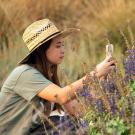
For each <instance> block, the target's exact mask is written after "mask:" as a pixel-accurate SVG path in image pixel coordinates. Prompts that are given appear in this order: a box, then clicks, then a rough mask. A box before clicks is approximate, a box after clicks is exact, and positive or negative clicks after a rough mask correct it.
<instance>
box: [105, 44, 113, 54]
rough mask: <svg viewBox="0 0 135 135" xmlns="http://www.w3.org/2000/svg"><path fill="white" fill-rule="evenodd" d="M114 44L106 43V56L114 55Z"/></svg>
mask: <svg viewBox="0 0 135 135" xmlns="http://www.w3.org/2000/svg"><path fill="white" fill-rule="evenodd" d="M113 50H114V49H113V44H108V45H106V56H113Z"/></svg>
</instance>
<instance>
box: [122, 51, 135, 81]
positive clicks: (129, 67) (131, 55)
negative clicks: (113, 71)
mask: <svg viewBox="0 0 135 135" xmlns="http://www.w3.org/2000/svg"><path fill="white" fill-rule="evenodd" d="M127 54H128V56H127V57H126V58H125V59H123V66H124V69H125V74H126V76H125V80H128V81H131V79H132V76H135V49H129V50H127Z"/></svg>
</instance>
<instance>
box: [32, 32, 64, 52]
mask: <svg viewBox="0 0 135 135" xmlns="http://www.w3.org/2000/svg"><path fill="white" fill-rule="evenodd" d="M60 32H61V31H58V32H55V33H54V34H52V35H50V36H48V37H47V38H46V39H45V40H43V41H41V42H39V44H37V45H36V46H35V47H33V48H32V49H31V50H30V52H32V51H33V50H34V49H35V48H37V47H38V46H39V45H41V44H42V43H44V41H47V40H48V39H50V38H51V37H52V36H54V35H57V34H59V33H60Z"/></svg>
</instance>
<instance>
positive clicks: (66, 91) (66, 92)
mask: <svg viewBox="0 0 135 135" xmlns="http://www.w3.org/2000/svg"><path fill="white" fill-rule="evenodd" d="M112 64H114V61H113V60H111V59H110V58H109V57H108V58H106V59H105V60H104V61H103V62H101V63H100V64H98V66H97V71H96V75H97V77H99V78H100V77H102V76H104V75H106V74H107V73H108V72H109V71H110V66H111V65H112ZM85 78H86V76H84V77H83V78H81V79H80V80H77V81H75V82H74V83H72V84H71V85H67V86H65V87H63V88H60V87H59V86H57V85H55V84H54V83H52V84H50V85H48V86H47V87H46V88H44V89H43V90H41V92H40V93H39V94H38V96H39V97H41V98H44V99H46V100H48V101H51V102H56V103H59V104H65V103H66V102H67V101H69V100H70V99H71V98H74V97H75V92H77V91H78V90H82V88H83V83H82V81H83V80H84V79H85Z"/></svg>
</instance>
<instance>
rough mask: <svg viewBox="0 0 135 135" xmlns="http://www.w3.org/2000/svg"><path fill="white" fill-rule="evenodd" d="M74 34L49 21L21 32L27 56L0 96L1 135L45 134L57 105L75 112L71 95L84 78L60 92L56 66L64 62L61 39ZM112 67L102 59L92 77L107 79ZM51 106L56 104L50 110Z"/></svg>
mask: <svg viewBox="0 0 135 135" xmlns="http://www.w3.org/2000/svg"><path fill="white" fill-rule="evenodd" d="M76 32H78V29H74V28H69V29H67V30H65V31H60V30H59V29H58V28H57V27H56V26H55V25H54V24H53V23H52V22H51V21H50V20H49V19H43V20H39V21H36V22H34V23H32V24H31V25H30V26H28V28H27V29H26V30H25V32H24V34H23V40H24V42H25V45H26V46H27V48H28V49H29V54H28V55H27V56H26V57H25V58H24V59H23V60H22V61H21V62H20V63H19V65H18V66H17V67H16V68H15V69H14V70H13V71H12V72H11V74H10V75H9V77H8V78H7V80H6V81H5V83H4V84H3V87H2V89H1V92H0V134H1V135H14V134H17V135H30V134H35V135H38V134H39V135H41V134H45V132H46V131H45V127H46V129H47V130H48V129H49V128H50V127H49V126H48V127H47V123H50V122H49V121H48V117H49V116H53V113H52V112H51V111H53V110H54V109H58V108H60V105H63V106H65V108H67V110H68V112H69V113H70V114H71V115H75V114H76V113H78V112H79V111H78V109H77V108H78V103H77V101H76V100H75V92H76V91H77V90H80V91H81V90H82V87H83V86H82V80H83V79H85V76H84V77H83V78H81V79H80V80H77V81H75V82H74V83H72V84H71V86H65V87H63V88H61V87H60V84H59V79H58V76H57V65H58V64H60V63H61V62H62V60H63V58H64V46H63V44H62V39H63V38H65V37H66V36H68V35H70V34H72V33H76ZM113 63H114V61H113V60H112V58H106V59H105V60H104V61H103V62H102V63H100V64H99V65H98V66H97V68H96V73H95V74H96V75H97V76H98V77H99V78H100V77H102V76H105V75H107V73H108V72H109V70H110V66H111V65H112V64H113ZM93 72H94V71H93ZM93 72H91V74H92V73H93ZM69 95H70V98H69ZM51 103H52V104H51ZM53 103H57V104H56V105H54V108H53ZM72 105H74V106H76V108H74V110H73V109H72V107H73V106H72ZM43 113H44V114H45V116H43V115H42V114H43ZM62 113H63V115H64V112H63V111H62ZM62 113H59V114H62ZM42 122H43V123H42ZM51 124H52V123H50V124H49V125H51ZM41 125H42V126H41ZM40 131H41V132H42V133H41V132H40ZM48 131H49V130H48Z"/></svg>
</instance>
